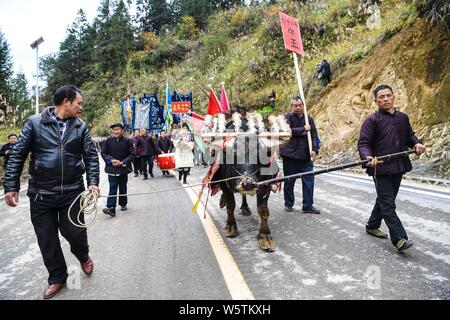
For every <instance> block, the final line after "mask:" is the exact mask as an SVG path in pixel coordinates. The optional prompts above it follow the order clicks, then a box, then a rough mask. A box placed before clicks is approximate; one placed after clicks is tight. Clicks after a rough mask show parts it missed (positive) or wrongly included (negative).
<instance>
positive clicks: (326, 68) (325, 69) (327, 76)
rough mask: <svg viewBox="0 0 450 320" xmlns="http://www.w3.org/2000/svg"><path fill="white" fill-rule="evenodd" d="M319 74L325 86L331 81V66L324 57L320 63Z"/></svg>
mask: <svg viewBox="0 0 450 320" xmlns="http://www.w3.org/2000/svg"><path fill="white" fill-rule="evenodd" d="M317 74H318V76H317V77H318V79H319V80H320V83H321V85H322V86H323V87H326V86H327V85H328V84H329V83H330V82H331V66H330V64H329V63H328V61H327V60H325V59H323V61H322V62H321V63H320V64H319V65H318V69H317Z"/></svg>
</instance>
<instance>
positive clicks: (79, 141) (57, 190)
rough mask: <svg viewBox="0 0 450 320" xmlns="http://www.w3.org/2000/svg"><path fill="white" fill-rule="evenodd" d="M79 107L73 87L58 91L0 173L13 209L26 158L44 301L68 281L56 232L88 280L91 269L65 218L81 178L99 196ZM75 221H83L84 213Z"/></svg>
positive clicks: (79, 234)
mask: <svg viewBox="0 0 450 320" xmlns="http://www.w3.org/2000/svg"><path fill="white" fill-rule="evenodd" d="M82 102H83V96H82V93H81V91H80V90H79V89H77V88H76V87H75V86H64V87H61V88H59V89H58V90H57V91H56V93H55V95H54V104H55V107H48V108H46V109H45V110H44V111H43V112H42V113H41V114H39V115H34V116H31V117H29V118H28V119H27V121H26V122H25V125H24V127H23V129H22V131H21V133H20V135H19V140H18V142H17V144H16V146H15V148H14V150H13V152H12V153H11V156H10V158H9V161H8V165H7V166H6V170H5V171H6V172H5V181H4V188H5V201H6V203H7V204H8V205H9V206H11V207H15V206H16V205H17V202H18V200H19V190H20V175H21V173H22V170H23V165H24V163H25V161H26V159H27V157H28V154H29V153H31V161H30V169H29V174H30V178H29V182H28V193H27V194H28V197H29V199H30V211H31V221H32V223H33V227H34V230H35V233H36V237H37V239H38V244H39V247H40V249H41V253H42V256H43V260H44V264H45V266H46V268H47V270H48V272H49V278H48V283H49V287H48V288H47V289H46V290H45V292H44V299H49V298H51V297H53V296H54V295H55V294H57V293H58V292H59V291H60V290H61V289H62V287H63V286H64V285H65V283H66V280H67V277H68V274H67V265H66V262H65V259H64V255H63V252H62V250H61V244H60V242H59V236H58V229H59V231H60V232H61V235H62V236H63V237H64V238H66V240H67V241H68V242H69V244H70V249H71V252H72V253H73V254H74V255H75V256H76V257H77V259H78V260H79V261H80V263H81V268H82V270H83V271H84V273H86V274H87V275H90V274H92V272H93V268H94V264H93V262H92V259H91V258H90V257H89V246H88V240H87V232H86V228H80V227H77V226H75V225H73V224H72V223H71V222H70V221H69V219H68V216H67V213H68V209H69V207H70V205H71V204H72V202H73V201H74V200H75V198H76V197H77V196H78V195H79V194H80V193H81V192H82V191H83V190H84V189H85V186H84V183H83V174H84V173H86V180H87V185H88V188H89V189H91V190H96V191H97V192H99V189H98V184H99V174H100V170H99V160H98V155H97V152H96V150H95V147H94V145H93V143H92V140H91V136H90V134H89V131H88V128H87V126H86V124H85V123H84V122H83V121H82V120H80V119H79V117H80V115H81V113H82V112H83V107H82ZM79 206H80V203H79V201H77V202H76V203H75V204H74V206H73V208H72V211H71V218H72V221H77V219H76V216H77V214H78V211H79ZM80 221H82V222H84V217H83V214H81V218H80Z"/></svg>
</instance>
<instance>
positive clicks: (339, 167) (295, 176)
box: [256, 149, 416, 186]
mask: <svg viewBox="0 0 450 320" xmlns="http://www.w3.org/2000/svg"><path fill="white" fill-rule="evenodd" d="M415 152H416V151H415V150H414V149H410V150H407V151H402V152H397V153H392V154H387V155H384V156H381V157H377V159H378V160H380V161H381V160H389V159H391V158H397V157H402V156H408V155H409V154H412V153H415ZM369 161H370V160H367V159H366V160H360V161H355V162H350V163H345V164H342V165H337V166H334V167H329V168H325V169H319V170H313V171H307V172H302V173H297V174H291V175H289V176H284V177H281V178H275V179H269V180H264V181H261V182H257V183H256V185H258V186H261V185H262V186H264V185H269V184H272V183H277V182H283V181H286V180H291V179H298V178H302V177H305V176H315V175H318V174H322V173H328V172H333V171H337V170H343V169H347V168H351V167H356V166H360V165H363V164H366V163H368V162H369Z"/></svg>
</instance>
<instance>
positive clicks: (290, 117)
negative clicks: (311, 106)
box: [280, 112, 319, 160]
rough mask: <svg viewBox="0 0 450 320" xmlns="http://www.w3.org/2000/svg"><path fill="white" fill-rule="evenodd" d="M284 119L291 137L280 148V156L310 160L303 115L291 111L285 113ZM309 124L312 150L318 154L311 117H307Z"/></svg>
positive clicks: (315, 133) (314, 128)
mask: <svg viewBox="0 0 450 320" xmlns="http://www.w3.org/2000/svg"><path fill="white" fill-rule="evenodd" d="M285 117H286V121H287V123H288V124H289V126H290V127H291V131H292V137H291V139H290V140H289V142H288V143H287V144H286V145H285V146H284V147H283V148H281V149H280V156H282V157H283V158H290V159H297V160H310V159H311V156H310V154H309V147H308V136H307V131H306V130H305V117H304V116H303V114H302V115H300V116H296V115H295V114H293V113H292V112H288V113H286V115H285ZM308 120H309V125H310V126H311V140H312V150H313V151H315V152H316V154H319V144H318V140H317V130H316V125H315V124H314V121H313V119H312V118H311V117H308Z"/></svg>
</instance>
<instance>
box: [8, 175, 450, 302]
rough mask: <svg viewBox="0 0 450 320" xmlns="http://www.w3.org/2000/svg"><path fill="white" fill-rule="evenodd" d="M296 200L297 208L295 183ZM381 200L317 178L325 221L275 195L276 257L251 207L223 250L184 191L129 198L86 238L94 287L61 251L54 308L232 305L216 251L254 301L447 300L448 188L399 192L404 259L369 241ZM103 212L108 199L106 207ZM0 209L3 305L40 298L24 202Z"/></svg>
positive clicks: (153, 185) (140, 188) (132, 186)
mask: <svg viewBox="0 0 450 320" xmlns="http://www.w3.org/2000/svg"><path fill="white" fill-rule="evenodd" d="M205 170H206V169H205V168H203V167H196V168H195V169H194V170H193V171H192V174H191V176H189V177H188V181H189V182H190V183H197V182H199V181H200V180H201V177H202V176H203V175H204V173H205ZM102 181H103V184H102V185H101V188H102V190H103V192H106V190H107V185H106V184H105V179H104V178H103V179H102ZM179 186H180V184H179V182H178V181H177V180H176V179H175V178H173V177H172V178H167V177H162V176H161V174H160V172H159V171H158V170H157V169H156V170H155V178H154V179H149V180H147V181H142V180H141V178H134V177H130V182H129V192H146V191H152V190H160V189H166V188H173V187H179ZM431 188H432V189H431ZM198 191H199V188H194V192H198ZM296 196H297V203H299V204H300V201H301V187H300V184H299V183H298V184H297V190H296ZM218 198H219V196H218V195H217V196H215V197H213V198H210V199H209V202H208V206H207V209H208V212H209V215H208V216H207V218H206V219H207V220H206V221H211V219H212V221H213V222H214V223H215V225H216V226H217V229H218V230H219V232H220V233H217V235H216V236H217V237H220V235H221V234H222V236H223V233H222V230H223V228H224V225H225V220H226V212H225V210H221V209H219V207H218V200H219V199H218ZM203 200H204V201H205V200H206V197H205V195H204V196H203ZM374 200H375V192H374V187H373V183H372V182H371V181H370V180H368V179H366V178H365V177H360V176H353V175H347V174H345V175H344V174H341V173H334V174H324V175H321V176H317V177H316V189H315V202H316V203H315V204H316V205H317V206H318V207H320V208H321V209H322V214H321V215H309V214H302V213H299V212H293V213H287V212H285V211H284V210H282V208H283V196H282V194H272V195H271V198H270V200H269V203H270V213H271V216H270V219H269V224H270V228H271V231H272V235H273V237H274V240H275V243H276V251H275V252H273V253H266V252H263V251H261V250H260V249H259V248H258V244H257V241H256V235H257V232H258V228H259V218H258V216H257V214H256V209H255V202H256V199H255V198H249V202H250V206H251V207H252V209H253V211H254V214H253V215H252V216H250V217H244V216H241V215H239V214H237V223H238V228H239V232H240V234H239V236H238V237H236V238H233V239H228V238H225V239H224V243H225V244H226V246H225V245H223V246H222V247H220V246H219V248H218V249H217V248H216V247H214V246H211V244H210V242H209V238H208V237H209V235H208V236H207V234H206V233H205V229H204V228H203V226H202V222H203V223H204V222H205V220H204V221H202V219H203V212H201V213H200V214H199V215H194V214H192V212H191V208H192V199H191V198H190V197H189V196H188V193H186V192H185V191H173V192H166V193H160V194H158V195H156V196H155V195H152V196H136V197H133V198H130V204H129V211H127V212H125V213H120V212H119V213H118V215H117V216H116V217H115V218H110V217H109V216H106V215H104V214H103V213H99V214H98V215H99V216H98V220H97V222H96V224H95V225H94V226H93V227H91V228H90V229H89V231H88V233H89V240H90V248H91V255H92V257H93V259H94V261H95V272H94V274H93V276H92V277H91V278H88V277H86V276H85V275H84V274H82V273H81V275H80V276H78V274H80V269H79V264H78V262H77V261H76V259H75V258H74V257H73V256H72V255H71V253H70V250H69V248H68V244H67V242H65V241H63V248H64V253H65V256H66V259H67V262H68V265H69V266H70V272H69V273H70V278H69V279H70V287H71V288H72V289H64V291H63V292H62V293H61V294H60V295H58V296H57V297H55V299H232V298H235V297H236V296H235V295H234V291H233V290H232V289H230V290H229V288H231V287H233V283H231V282H233V280H231V281H230V282H229V280H225V279H229V277H228V278H227V275H226V274H227V272H228V273H229V271H227V270H230V268H229V266H228V265H227V264H229V260H226V259H221V258H220V256H221V253H220V251H221V250H222V253H223V252H224V251H225V252H228V250H229V253H231V255H230V257H231V256H232V258H233V259H234V261H235V263H236V264H237V267H238V268H239V269H240V273H241V274H242V276H243V278H244V279H245V281H244V282H245V283H246V284H247V285H248V289H249V290H250V291H251V294H252V295H253V297H254V298H256V299H269V300H275V299H450V292H449V288H450V267H449V265H450V193H449V192H448V189H440V188H437V187H427V188H426V189H424V187H422V186H418V185H409V184H408V185H407V184H406V183H404V184H403V185H402V189H401V190H400V193H399V196H398V201H397V207H398V208H397V209H398V212H399V215H400V218H401V219H402V221H403V222H404V225H405V228H406V230H407V232H408V234H409V236H410V238H411V239H412V240H413V241H414V242H415V245H414V247H413V248H411V249H409V250H408V251H407V252H405V253H403V254H400V253H398V252H397V251H396V249H395V248H394V247H393V246H392V245H391V243H390V241H389V240H382V239H376V238H373V237H370V236H368V235H366V234H365V232H364V225H365V222H366V220H367V218H368V216H369V213H370V211H371V209H372V206H373V203H374ZM104 204H105V199H104V198H102V199H101V200H100V204H99V206H100V207H103V206H104ZM297 207H299V205H297ZM0 208H1V209H0V210H1V214H0V256H1V257H0V299H40V298H41V295H42V291H43V289H44V288H45V286H46V277H47V273H46V270H45V268H44V266H43V263H42V258H41V256H40V252H39V248H38V247H37V244H36V239H35V235H34V232H33V228H32V225H31V222H30V219H29V209H28V203H27V197H26V195H25V194H22V195H21V201H20V206H19V207H17V208H7V207H6V206H5V205H4V204H3V200H1V199H0ZM99 212H100V210H99ZM199 216H201V217H202V218H200V219H199ZM383 228H384V229H385V230H386V227H385V226H384V225H383ZM218 261H221V262H220V265H219V262H218ZM231 270H233V269H231ZM232 276H233V275H232ZM237 283H239V282H237ZM235 284H236V281H235ZM77 287H80V289H77Z"/></svg>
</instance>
